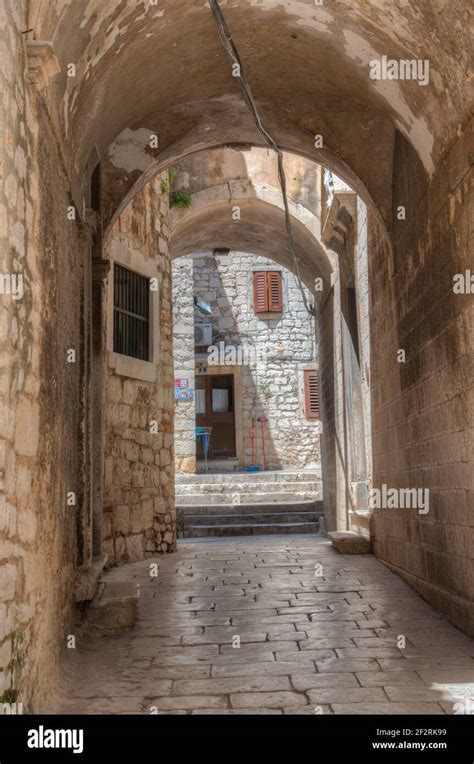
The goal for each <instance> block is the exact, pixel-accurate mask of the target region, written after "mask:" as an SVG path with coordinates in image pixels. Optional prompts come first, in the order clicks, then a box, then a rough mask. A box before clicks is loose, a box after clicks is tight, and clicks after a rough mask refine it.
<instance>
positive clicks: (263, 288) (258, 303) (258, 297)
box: [253, 271, 268, 313]
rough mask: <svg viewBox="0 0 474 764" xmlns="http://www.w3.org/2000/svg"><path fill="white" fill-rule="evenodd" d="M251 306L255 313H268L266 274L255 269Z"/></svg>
mask: <svg viewBox="0 0 474 764" xmlns="http://www.w3.org/2000/svg"><path fill="white" fill-rule="evenodd" d="M253 307H254V310H255V313H268V289H267V274H266V272H265V271H257V272H256V273H254V274H253Z"/></svg>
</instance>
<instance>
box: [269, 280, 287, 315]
mask: <svg viewBox="0 0 474 764" xmlns="http://www.w3.org/2000/svg"><path fill="white" fill-rule="evenodd" d="M267 284H268V310H269V312H270V313H281V312H282V310H283V290H282V284H281V272H280V271H268V273H267Z"/></svg>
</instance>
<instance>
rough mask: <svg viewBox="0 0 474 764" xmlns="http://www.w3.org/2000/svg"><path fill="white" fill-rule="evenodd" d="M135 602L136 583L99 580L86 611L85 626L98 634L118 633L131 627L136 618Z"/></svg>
mask: <svg viewBox="0 0 474 764" xmlns="http://www.w3.org/2000/svg"><path fill="white" fill-rule="evenodd" d="M137 604H138V590H137V585H136V584H134V583H132V582H131V581H107V582H101V584H100V585H99V589H98V591H97V594H96V596H95V598H94V600H93V602H92V604H91V606H90V608H89V609H88V610H87V613H86V617H85V623H86V628H87V629H88V631H90V632H92V633H99V634H118V633H120V632H122V631H125V630H126V629H131V628H132V626H133V625H134V624H135V621H136V618H137Z"/></svg>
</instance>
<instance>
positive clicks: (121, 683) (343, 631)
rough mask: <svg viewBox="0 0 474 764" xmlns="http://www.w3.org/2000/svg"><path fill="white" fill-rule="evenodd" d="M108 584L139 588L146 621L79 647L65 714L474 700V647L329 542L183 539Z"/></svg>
mask: <svg viewBox="0 0 474 764" xmlns="http://www.w3.org/2000/svg"><path fill="white" fill-rule="evenodd" d="M154 562H157V564H158V567H159V573H158V576H157V577H151V576H150V570H151V568H150V565H152V564H153V563H154ZM107 580H109V581H113V580H116V581H123V580H133V581H134V582H136V583H137V584H139V588H140V598H139V605H138V619H137V623H136V625H135V627H134V628H133V629H132V630H130V631H128V632H124V633H122V634H121V635H119V636H114V637H110V636H109V637H95V638H91V637H88V638H87V637H86V638H85V639H84V640H81V644H80V646H78V649H77V650H71V651H69V652H70V664H69V666H68V681H67V683H66V684H65V686H64V691H65V692H64V698H63V700H62V701H61V703H60V706H59V708H58V710H59V711H61V712H63V713H68V714H69V713H88V714H90V713H114V714H124V713H136V714H163V713H164V714H166V713H196V714H206V713H212V714H242V713H252V714H253V713H274V714H281V713H285V714H295V713H297V714H300V713H308V714H321V713H322V714H332V713H336V714H340V713H351V714H368V713H377V714H401V713H429V714H444V713H448V714H452V713H455V712H456V703H462V702H463V698H466V697H469V696H472V695H473V694H474V643H473V641H472V640H471V639H470V638H469V637H467V636H465V635H464V634H462V632H460V631H459V630H458V629H456V628H455V627H454V626H452V625H451V624H449V623H448V622H447V620H446V619H445V618H444V617H443V616H442V615H441V614H439V613H438V612H436V611H435V610H434V609H433V608H432V607H431V606H430V605H428V604H427V603H426V602H424V601H423V600H422V599H421V597H420V596H419V595H418V594H416V593H415V592H414V591H413V590H412V589H411V588H410V587H409V586H407V585H406V584H405V583H404V582H403V581H402V580H401V579H400V578H399V577H398V576H396V575H395V574H393V573H392V572H391V571H389V570H388V569H387V568H386V567H385V566H384V565H383V563H381V562H380V561H379V560H377V559H376V558H375V557H373V556H372V555H359V556H355V557H354V556H348V555H340V554H339V553H338V552H336V551H335V550H334V549H333V548H332V547H331V545H330V543H329V542H328V541H327V540H325V539H324V538H318V537H315V536H298V535H293V536H279V537H275V536H261V537H258V538H248V537H245V538H229V539H223V538H220V539H213V540H211V539H193V540H186V541H181V542H180V543H179V547H178V551H177V552H176V554H174V555H167V556H161V557H159V558H156V559H155V560H149V561H141V562H137V563H134V564H131V565H128V566H126V567H125V568H115V569H112V570H110V571H109V572H108V573H107ZM402 637H404V638H405V648H404V649H400V648H399V647H397V644H398V645H400V644H402V641H401V638H402ZM239 639H240V647H239V646H238V643H239Z"/></svg>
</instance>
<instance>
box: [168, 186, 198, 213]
mask: <svg viewBox="0 0 474 764" xmlns="http://www.w3.org/2000/svg"><path fill="white" fill-rule="evenodd" d="M192 203H193V202H192V199H191V197H190V195H189V194H187V193H186V191H180V190H178V191H172V192H171V194H170V207H184V208H186V209H189V207H191V205H192Z"/></svg>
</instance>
